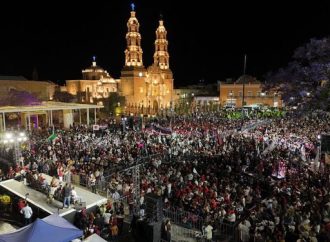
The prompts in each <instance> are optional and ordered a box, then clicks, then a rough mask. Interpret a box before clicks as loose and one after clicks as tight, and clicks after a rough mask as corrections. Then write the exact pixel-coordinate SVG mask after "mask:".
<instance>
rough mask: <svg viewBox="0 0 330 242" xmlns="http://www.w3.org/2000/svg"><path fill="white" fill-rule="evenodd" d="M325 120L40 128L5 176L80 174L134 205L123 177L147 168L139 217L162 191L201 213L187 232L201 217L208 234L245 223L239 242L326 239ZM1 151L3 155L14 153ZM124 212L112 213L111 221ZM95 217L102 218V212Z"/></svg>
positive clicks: (209, 118)
mask: <svg viewBox="0 0 330 242" xmlns="http://www.w3.org/2000/svg"><path fill="white" fill-rule="evenodd" d="M328 120H330V116H329V113H325V112H321V111H314V112H312V113H308V114H300V113H289V114H287V116H286V117H278V118H274V119H271V120H251V119H245V120H229V119H228V118H226V116H224V115H221V114H219V113H208V114H197V113H196V114H193V115H191V116H179V117H174V118H169V117H166V118H157V119H152V120H150V121H149V122H147V123H146V128H145V129H144V130H142V131H140V130H137V129H135V128H134V127H127V129H125V130H123V129H122V125H121V124H118V127H116V128H113V127H111V128H110V126H109V127H108V128H104V129H102V130H100V131H98V132H94V131H93V130H89V129H87V128H86V127H85V126H74V127H72V128H71V129H70V130H59V129H58V130H56V138H55V139H54V140H52V141H49V140H47V137H49V135H50V132H47V130H39V131H35V132H34V133H33V134H32V135H31V137H30V147H29V149H26V150H25V151H24V152H23V157H24V159H23V160H22V162H21V164H20V166H21V167H20V166H19V165H18V166H17V167H11V168H10V169H11V170H9V172H7V174H8V175H7V176H8V177H9V178H10V177H12V176H14V175H15V173H17V172H19V171H20V170H21V169H22V167H24V169H25V170H27V171H31V172H34V173H38V172H39V173H41V172H43V173H47V174H50V175H52V176H56V177H57V178H58V179H59V180H60V181H62V180H63V181H67V182H70V181H71V180H72V176H73V175H77V174H78V175H79V176H80V177H81V180H83V179H84V181H83V183H85V184H86V185H87V186H88V187H90V188H91V189H92V191H93V192H96V188H97V187H99V186H101V185H102V186H103V185H104V184H105V187H106V188H107V189H108V191H109V196H110V197H111V198H112V200H114V201H117V200H120V199H121V198H123V197H125V198H127V201H128V203H130V204H131V205H132V203H133V201H132V199H133V193H134V191H135V189H136V188H135V187H134V185H135V184H134V183H133V178H132V173H131V172H119V171H120V170H122V169H124V168H127V167H130V166H132V165H134V164H136V163H137V162H143V165H141V166H140V174H141V178H140V182H141V183H140V190H141V194H140V201H139V208H140V215H141V216H144V214H145V212H144V209H145V202H144V196H145V194H147V193H156V194H158V195H159V196H161V197H162V198H163V201H164V204H165V208H166V209H169V210H170V209H175V210H176V211H182V212H183V211H185V212H188V213H185V214H194V216H185V217H183V218H182V221H181V222H182V224H183V225H185V226H187V227H193V226H194V224H196V223H198V222H200V221H203V223H204V224H205V225H208V228H209V231H210V228H217V224H219V223H229V224H236V223H238V224H239V225H238V228H239V231H240V236H241V240H242V241H249V240H252V239H253V240H254V241H267V239H269V240H272V241H283V240H285V241H298V239H300V241H329V240H330V194H329V187H330V186H329V185H330V184H329V183H330V181H329V175H330V171H329V169H328V167H327V166H326V164H325V160H324V157H322V156H320V154H319V152H318V148H319V147H318V145H319V140H318V138H317V136H318V135H319V134H322V133H330V122H329V121H328ZM107 123H109V121H108V120H103V124H107ZM155 127H156V128H155ZM168 130H170V133H169V132H168ZM163 131H164V132H163ZM2 149H3V150H2V154H4V155H3V157H5V155H6V154H9V153H10V150H5V149H4V148H2ZM144 157H148V159H144ZM0 175H1V171H0ZM119 204H121V203H119ZM109 206H110V208H109ZM116 206H117V205H116ZM117 210H118V209H115V210H113V209H112V208H111V205H108V209H105V211H108V212H109V213H111V215H112V214H113V215H116V213H118V212H114V211H117ZM97 214H99V215H98V216H100V217H103V218H104V214H105V213H104V212H98V213H97ZM120 214H122V212H120ZM113 215H112V216H110V217H115V216H113ZM86 216H87V215H86ZM107 218H109V216H108V215H107V216H106V220H107ZM104 219H105V218H104ZM87 220H88V219H87ZM94 220H95V219H94ZM94 220H93V221H94ZM101 220H102V219H98V220H97V221H101ZM88 221H89V220H88ZM93 224H94V222H92V223H87V224H84V225H83V226H84V229H86V228H89V227H90V226H93ZM110 224H111V223H110ZM114 224H116V222H114ZM94 225H95V224H94ZM111 227H112V225H111V226H110V232H111ZM96 228H99V226H96ZM87 230H88V229H87ZM87 230H86V231H87ZM114 230H115V228H114ZM88 231H89V230H88ZM93 231H94V230H93ZM211 231H212V229H211Z"/></svg>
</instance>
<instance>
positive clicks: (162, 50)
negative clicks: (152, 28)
mask: <svg viewBox="0 0 330 242" xmlns="http://www.w3.org/2000/svg"><path fill="white" fill-rule="evenodd" d="M166 36H167V31H166V29H165V26H164V21H163V19H162V16H161V18H160V20H159V26H158V28H157V30H156V40H155V53H154V65H156V66H158V67H159V68H160V69H162V70H168V69H169V59H170V55H169V54H168V50H167V46H168V41H167V39H166Z"/></svg>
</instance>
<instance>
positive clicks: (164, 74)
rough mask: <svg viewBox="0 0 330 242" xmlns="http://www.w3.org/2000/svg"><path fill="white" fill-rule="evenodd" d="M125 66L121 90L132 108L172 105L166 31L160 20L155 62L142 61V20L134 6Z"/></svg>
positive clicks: (144, 109)
mask: <svg viewBox="0 0 330 242" xmlns="http://www.w3.org/2000/svg"><path fill="white" fill-rule="evenodd" d="M127 28H128V32H127V34H126V42H127V47H126V50H125V66H124V67H123V69H122V71H121V81H120V85H119V86H120V93H121V95H123V96H125V98H126V105H127V107H128V109H129V110H131V111H136V110H138V112H147V113H154V112H158V111H159V109H164V108H170V106H171V102H172V95H173V74H172V71H171V69H170V66H169V58H170V56H169V53H168V41H167V31H166V29H165V26H164V21H163V20H162V19H161V20H159V26H158V28H157V30H156V40H155V52H154V62H153V64H152V65H151V66H149V67H148V68H147V69H146V68H145V67H144V65H143V58H142V54H143V51H142V48H141V34H140V33H139V28H140V24H139V21H138V20H137V18H136V12H135V11H134V9H132V11H131V16H130V18H129V20H128V22H127Z"/></svg>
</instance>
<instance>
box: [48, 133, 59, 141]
mask: <svg viewBox="0 0 330 242" xmlns="http://www.w3.org/2000/svg"><path fill="white" fill-rule="evenodd" d="M56 138H57V135H56V134H52V135H51V136H49V137H48V138H47V140H48V141H53V140H54V139H56Z"/></svg>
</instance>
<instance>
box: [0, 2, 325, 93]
mask: <svg viewBox="0 0 330 242" xmlns="http://www.w3.org/2000/svg"><path fill="white" fill-rule="evenodd" d="M10 2H11V3H9V5H7V6H4V7H2V14H1V16H0V29H1V44H0V74H1V75H23V76H25V77H27V78H31V77H32V71H33V69H34V68H36V69H37V71H38V74H39V79H40V80H51V81H54V82H57V83H64V80H66V79H79V78H81V70H82V69H84V68H86V67H88V66H89V65H90V64H91V60H92V56H93V55H95V56H96V58H97V64H98V65H100V66H102V67H103V68H105V69H106V70H108V72H109V73H110V74H111V75H112V76H113V77H115V78H119V77H120V71H121V68H122V67H123V65H124V50H125V44H126V41H125V34H126V32H127V27H126V23H127V20H128V18H129V15H130V3H131V1H128V0H116V1H113V0H112V1H107V2H103V3H96V1H90V2H88V3H85V2H82V1H77V2H75V4H73V3H71V1H67V4H70V5H66V4H64V3H59V2H58V1H51V2H50V1H44V2H42V3H33V2H32V1H29V2H24V3H12V1H10ZM216 2H219V3H216ZM222 2H224V1H194V2H193V1H135V5H136V12H137V18H138V20H139V22H140V33H141V34H142V48H143V51H144V54H143V61H144V65H145V66H146V67H147V66H149V65H150V64H151V63H152V60H153V58H152V56H153V52H154V40H155V30H156V28H157V26H158V19H159V14H160V13H161V14H162V15H163V18H164V24H165V27H166V28H167V31H168V40H169V52H170V56H171V57H170V66H171V69H172V71H173V73H174V80H175V81H174V82H175V86H177V87H178V86H183V85H187V84H194V83H197V82H198V81H199V80H201V79H204V80H205V82H207V83H213V82H216V81H217V80H221V81H224V80H225V79H226V78H237V77H239V76H240V75H241V74H242V73H243V60H244V54H245V53H246V54H247V71H246V72H247V74H250V75H254V76H256V77H258V78H260V79H262V76H263V74H265V73H266V72H268V71H270V70H275V69H277V68H279V67H281V66H285V65H286V64H287V63H288V61H289V60H290V58H291V56H292V54H293V51H294V49H295V48H296V47H298V46H300V45H302V44H304V43H305V42H306V41H308V40H309V39H310V38H312V37H317V38H320V37H326V36H328V35H329V34H330V24H329V23H330V22H329V16H330V3H329V1H318V2H311V1H305V2H306V3H303V2H302V1H301V2H299V4H295V5H293V4H292V5H288V4H287V3H285V2H283V3H281V2H280V1H274V3H272V2H271V1H263V4H260V3H259V4H253V3H251V2H252V1H244V3H239V2H234V1H227V2H232V3H231V4H229V3H226V4H223V3H222ZM287 2H289V1H287ZM178 3H180V5H181V6H178Z"/></svg>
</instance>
